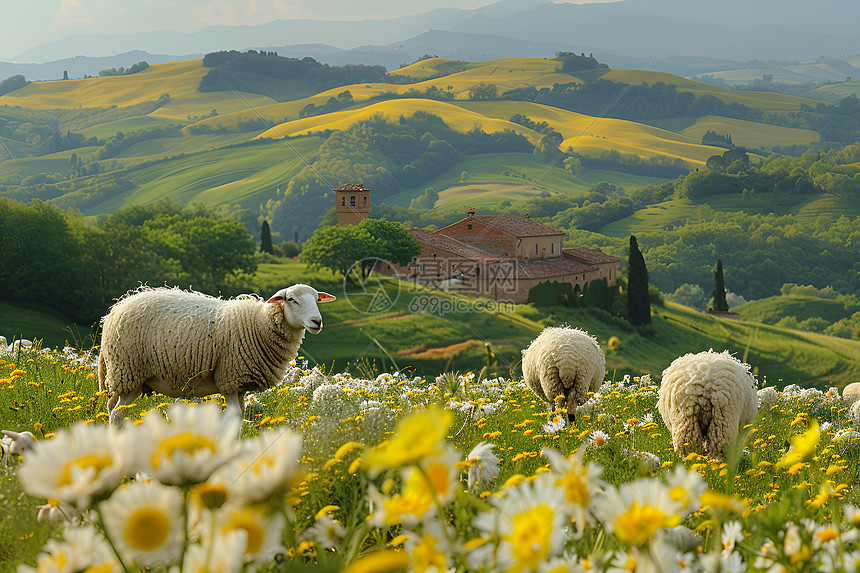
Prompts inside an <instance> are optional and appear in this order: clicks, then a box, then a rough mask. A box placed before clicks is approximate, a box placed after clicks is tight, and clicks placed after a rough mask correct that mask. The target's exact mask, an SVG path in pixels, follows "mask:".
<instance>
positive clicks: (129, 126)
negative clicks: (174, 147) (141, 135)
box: [81, 115, 172, 139]
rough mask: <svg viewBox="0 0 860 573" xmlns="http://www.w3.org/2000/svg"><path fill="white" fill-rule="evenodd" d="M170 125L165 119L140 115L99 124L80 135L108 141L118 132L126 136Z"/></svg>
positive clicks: (83, 130)
mask: <svg viewBox="0 0 860 573" xmlns="http://www.w3.org/2000/svg"><path fill="white" fill-rule="evenodd" d="M170 123H172V122H170V121H168V120H166V119H162V118H159V117H152V116H148V115H142V116H137V117H128V118H125V119H118V120H116V121H109V122H106V123H99V124H97V125H93V126H91V127H87V128H84V129H82V130H81V133H82V134H84V135H85V136H86V137H98V138H99V139H108V138H110V137H113V136H115V135H116V134H117V132H120V131H121V132H123V133H124V134H126V135H128V134H130V133H134V132H135V131H140V130H143V129H148V128H150V127H162V126H165V125H168V124H170Z"/></svg>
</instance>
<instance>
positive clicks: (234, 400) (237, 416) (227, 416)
mask: <svg viewBox="0 0 860 573" xmlns="http://www.w3.org/2000/svg"><path fill="white" fill-rule="evenodd" d="M244 397H245V393H244V392H235V393H233V394H227V395H226V396H224V399H225V401H226V405H225V407H224V420H223V423H222V424H221V428H220V429H219V433H221V432H223V431H224V430H225V429H227V428H230V427H231V426H233V425H235V426H236V428H237V430H238V431H239V433H240V435H241V432H242V418H243V417H244V413H245V404H244Z"/></svg>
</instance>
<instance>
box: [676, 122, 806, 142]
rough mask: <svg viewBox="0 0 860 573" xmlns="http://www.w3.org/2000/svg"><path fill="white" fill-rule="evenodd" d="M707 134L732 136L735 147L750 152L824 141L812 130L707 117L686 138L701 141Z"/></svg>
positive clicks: (693, 126)
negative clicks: (750, 150)
mask: <svg viewBox="0 0 860 573" xmlns="http://www.w3.org/2000/svg"><path fill="white" fill-rule="evenodd" d="M706 131H715V132H717V133H719V134H721V135H731V136H732V143H734V144H735V145H742V146H744V147H749V148H753V149H755V148H759V147H761V146H763V145H764V146H766V147H767V146H772V145H808V144H810V143H814V142H817V141H819V140H820V139H821V137H820V136H819V135H818V133H817V132H815V131H812V130H811V129H796V128H792V127H780V126H777V125H767V124H764V123H755V122H752V121H745V120H743V119H730V118H725V117H719V116H713V115H706V116H704V117H700V118H699V119H698V121H696V123H695V125H692V126H690V127H688V128H687V129H685V130H684V132H683V133H684V135H687V136H689V137H690V138H692V139H694V140H697V141H701V140H702V136H703V135H705V132H706Z"/></svg>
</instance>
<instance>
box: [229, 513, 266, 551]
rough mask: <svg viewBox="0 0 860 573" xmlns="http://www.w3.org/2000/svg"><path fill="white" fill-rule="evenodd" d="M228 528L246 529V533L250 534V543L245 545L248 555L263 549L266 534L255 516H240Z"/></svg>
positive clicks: (248, 536)
mask: <svg viewBox="0 0 860 573" xmlns="http://www.w3.org/2000/svg"><path fill="white" fill-rule="evenodd" d="M228 527H229V529H244V530H245V533H247V534H248V535H247V539H248V541H247V543H246V545H245V554H246V555H248V554H254V553H257V552H258V551H260V549H262V547H263V540H264V539H265V538H266V532H265V531H263V525H262V524H261V523H260V522H259V521H258V520H257V519H255V516H254V515H250V514H249V515H242V516H238V517H237V519H236V520H235V521H233V522H232V523H230V524H229V526H228Z"/></svg>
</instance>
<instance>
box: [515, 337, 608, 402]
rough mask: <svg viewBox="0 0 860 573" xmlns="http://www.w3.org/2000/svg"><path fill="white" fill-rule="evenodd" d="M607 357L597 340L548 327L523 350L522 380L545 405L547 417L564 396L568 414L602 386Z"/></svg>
mask: <svg viewBox="0 0 860 573" xmlns="http://www.w3.org/2000/svg"><path fill="white" fill-rule="evenodd" d="M605 373H606V357H605V356H604V355H603V351H602V350H601V349H600V346H599V345H598V344H597V340H595V339H594V338H593V337H591V336H589V335H588V333H587V332H585V331H583V330H580V329H578V328H570V327H567V326H564V327H554V326H551V327H548V328H545V329H544V330H543V331H542V332H541V333H540V334H539V335H538V336H537V338H535V339H534V340H533V341H532V342H531V344H529V346H528V348H526V349H525V350H523V381H524V382H525V383H526V384H527V385H528V387H529V388H531V390H532V392H534V393H535V395H536V396H537V397H538V398H540V399H541V400H543V401H544V402H545V403H546V407H547V410H548V413H549V414H550V416H551V415H552V412H554V411H555V410H556V406H555V404H554V403H553V399H554V398H555V397H556V396H560V395H562V396H564V397H565V404H566V406H567V413H568V415H569V416H573V415H574V414H575V413H576V408H577V406H580V405H582V404H584V403H585V402H586V400H588V393H589V392H596V391H597V390H598V389H599V388H600V386H601V385H602V384H603V375H604V374H605Z"/></svg>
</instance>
